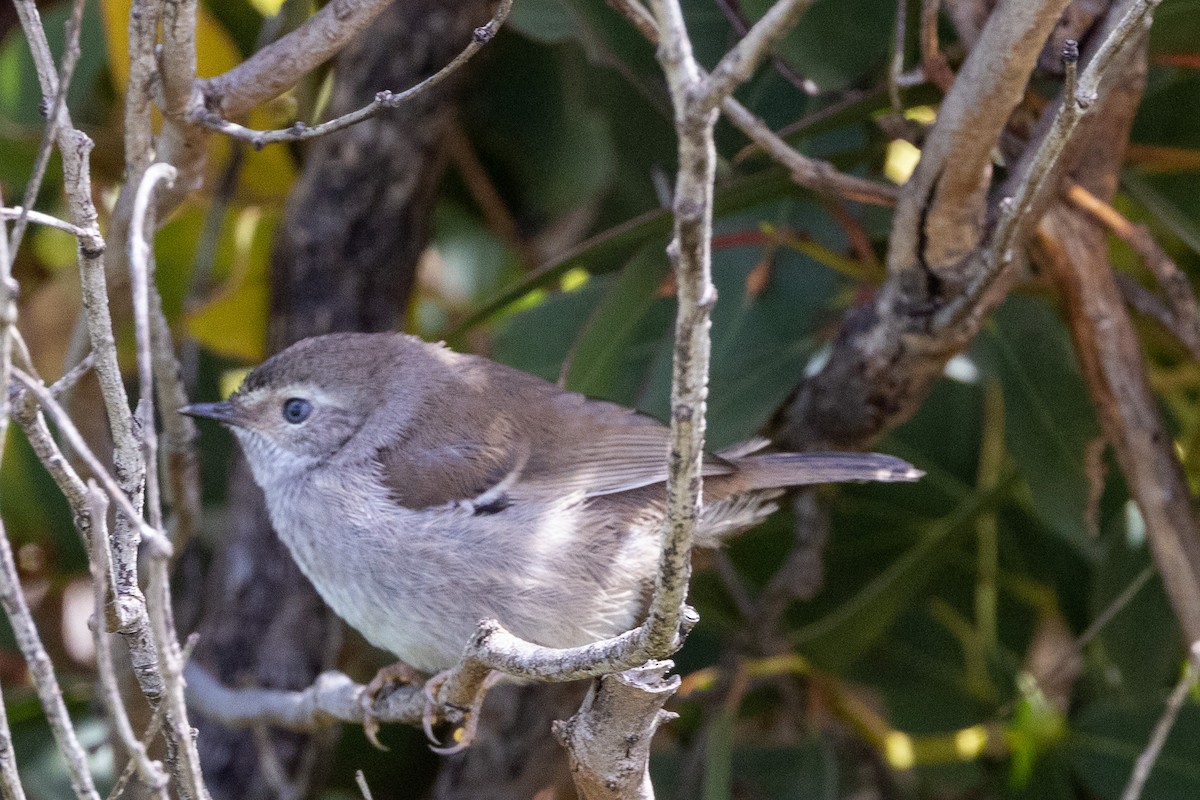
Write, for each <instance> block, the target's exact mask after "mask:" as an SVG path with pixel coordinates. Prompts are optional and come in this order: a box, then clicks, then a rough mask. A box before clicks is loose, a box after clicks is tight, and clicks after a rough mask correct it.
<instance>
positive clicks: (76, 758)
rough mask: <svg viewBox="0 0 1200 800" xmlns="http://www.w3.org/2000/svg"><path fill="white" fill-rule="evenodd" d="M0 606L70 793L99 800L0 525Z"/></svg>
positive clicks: (78, 796)
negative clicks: (25, 666)
mask: <svg viewBox="0 0 1200 800" xmlns="http://www.w3.org/2000/svg"><path fill="white" fill-rule="evenodd" d="M0 605H3V607H4V613H5V614H6V615H7V616H8V622H9V625H10V626H11V627H12V631H13V636H14V637H15V638H16V640H17V647H18V648H19V649H20V651H21V655H22V656H24V658H25V663H26V664H28V665H29V675H30V677H31V678H32V679H33V685H34V689H35V690H36V691H37V696H38V700H40V701H41V704H42V710H43V712H45V714H46V720H47V721H48V722H49V723H50V731H51V733H52V734H53V735H54V741H55V743H56V744H57V745H58V749H59V752H61V753H62V755H63V758H64V759H65V760H66V764H67V774H68V776H69V777H70V780H71V789H72V791H73V792H74V794H75V796H76V797H77V798H80V799H81V800H84V799H85V798H86V800H99V798H100V796H99V795H98V794H97V793H96V785H95V782H94V781H93V780H92V774H91V772H89V771H88V766H87V755H86V754H85V753H84V751H83V747H82V746H81V745H80V744H79V739H78V737H77V736H76V735H75V728H74V726H73V725H72V724H71V718H70V716H69V715H68V714H67V706H66V703H64V702H63V696H62V689H60V688H59V685H58V678H56V677H55V675H54V666H53V665H52V664H51V663H50V656H49V654H47V653H46V648H45V646H44V645H43V644H42V639H41V636H40V635H38V631H37V626H36V625H34V622H33V615H32V614H31V613H30V611H29V604H28V603H27V602H26V601H25V594H24V592H22V591H21V584H20V577H19V575H18V574H17V565H16V562H15V561H14V560H13V553H12V547H11V545H10V544H9V542H8V535H7V534H6V533H5V531H4V525H3V523H2V522H0Z"/></svg>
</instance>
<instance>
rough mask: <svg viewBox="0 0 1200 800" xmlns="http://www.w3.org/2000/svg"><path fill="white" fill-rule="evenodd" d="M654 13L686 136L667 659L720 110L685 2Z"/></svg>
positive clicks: (660, 638)
mask: <svg viewBox="0 0 1200 800" xmlns="http://www.w3.org/2000/svg"><path fill="white" fill-rule="evenodd" d="M653 9H654V14H655V16H656V17H657V18H658V29H659V45H658V60H659V63H660V64H662V68H663V72H664V73H665V74H666V77H667V85H668V86H669V87H670V89H671V101H672V103H673V105H674V106H675V129H676V134H677V136H678V137H679V174H678V176H677V177H676V181H675V201H674V214H675V221H674V236H673V238H672V240H671V243H670V245H668V247H667V256H668V258H669V259H670V260H671V263H672V266H673V267H674V269H675V279H676V286H677V287H678V298H679V311H678V314H677V316H676V318H675V351H674V359H673V366H672V380H671V455H670V472H669V479H668V480H667V501H666V508H667V519H666V524H665V527H664V531H663V550H662V554H661V557H660V561H659V569H658V575H657V576H656V578H655V583H654V599H653V600H652V601H651V604H650V614H649V618H648V620H647V630H646V637H645V641H646V646H647V648H648V649H649V651H650V652H651V653H653V654H655V655H658V654H661V655H666V654H668V653H670V652H672V651H674V650H675V649H676V648H677V647H678V646H679V644H680V642H679V639H678V637H679V623H680V621H681V619H682V613H683V606H684V601H685V600H686V599H687V589H688V583H689V581H690V578H691V559H692V533H693V531H694V530H695V527H696V521H697V519H699V516H700V504H701V491H702V486H701V478H700V462H701V459H702V458H703V455H704V427H705V401H706V399H707V397H708V362H709V352H710V349H711V341H710V336H709V326H710V324H711V322H710V321H711V318H712V308H713V305H714V304H715V303H716V301H717V290H716V287H715V286H713V283H712V272H711V265H712V196H713V181H714V178H715V175H716V144H715V142H714V139H713V128H714V126H715V125H716V119H717V111H716V108H715V107H714V106H709V107H708V108H697V103H696V101H697V99H698V95H699V90H700V89H701V88H702V84H701V78H700V68H699V66H698V65H697V64H696V61H695V58H694V57H693V55H692V43H691V40H690V39H689V38H688V34H687V29H686V28H685V26H684V22H683V11H682V9H680V7H679V4H678V2H676V0H656V2H654V4H653ZM743 41H745V40H743ZM714 105H715V104H714Z"/></svg>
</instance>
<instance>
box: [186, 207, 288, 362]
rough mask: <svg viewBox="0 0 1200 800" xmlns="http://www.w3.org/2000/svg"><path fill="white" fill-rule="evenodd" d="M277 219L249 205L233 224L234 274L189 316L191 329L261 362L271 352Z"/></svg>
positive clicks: (210, 343) (222, 349)
mask: <svg viewBox="0 0 1200 800" xmlns="http://www.w3.org/2000/svg"><path fill="white" fill-rule="evenodd" d="M277 221H278V220H277V219H276V218H275V217H274V216H273V215H267V214H264V213H263V211H262V210H261V209H259V208H253V207H252V208H247V209H245V210H243V211H242V212H241V213H240V214H239V215H238V219H237V222H236V223H235V225H234V255H233V264H232V269H231V273H230V276H229V279H228V280H227V281H226V282H225V285H224V286H222V287H221V288H220V290H218V291H217V292H216V294H215V295H214V296H212V297H211V298H210V299H209V300H208V302H206V303H205V304H204V305H203V306H201V307H200V308H198V309H196V310H195V311H193V312H191V313H189V314H188V315H187V316H186V318H185V325H186V327H187V331H188V334H189V335H190V336H192V337H193V338H195V339H196V341H198V342H200V344H202V345H204V346H205V347H207V348H208V349H209V350H212V351H213V352H216V353H220V354H221V355H225V356H229V357H231V358H236V359H241V360H243V361H250V362H257V361H261V360H262V359H263V356H264V354H265V352H266V333H267V312H268V304H269V301H270V254H271V237H272V234H273V232H274V228H275V225H276V223H277Z"/></svg>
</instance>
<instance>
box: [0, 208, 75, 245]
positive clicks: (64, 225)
mask: <svg viewBox="0 0 1200 800" xmlns="http://www.w3.org/2000/svg"><path fill="white" fill-rule="evenodd" d="M0 218H3V219H15V220H17V222H18V224H19V223H20V221H21V220H22V219H25V220H28V221H29V222H36V223H37V224H39V225H46V226H48V227H51V228H57V229H58V230H60V231H66V232H67V233H69V234H71V235H72V236H77V237H84V236H88V235H89V232H88V231H85V230H84V229H83V228H80V227H79V226H78V225H72V224H71V223H70V222H67V221H66V220H64V219H59V218H58V217H54V216H51V215H50V214H43V213H42V212H41V211H34V210H33V209H29V208H26V207H25V206H13V207H12V208H0ZM14 227H15V226H14ZM18 244H19V242H18ZM11 252H15V251H11Z"/></svg>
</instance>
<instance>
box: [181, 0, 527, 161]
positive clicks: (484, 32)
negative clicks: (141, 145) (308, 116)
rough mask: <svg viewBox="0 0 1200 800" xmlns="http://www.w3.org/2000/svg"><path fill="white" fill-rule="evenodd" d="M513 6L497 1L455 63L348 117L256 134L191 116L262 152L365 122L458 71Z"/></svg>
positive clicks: (202, 114)
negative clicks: (494, 11)
mask: <svg viewBox="0 0 1200 800" xmlns="http://www.w3.org/2000/svg"><path fill="white" fill-rule="evenodd" d="M512 4H513V0H500V5H499V6H498V7H497V8H496V13H495V14H494V15H493V16H492V18H491V20H489V21H488V23H487V24H486V25H483V26H481V27H479V28H476V29H475V33H474V35H473V36H472V37H471V41H470V43H469V44H467V46H466V47H465V48H463V50H462V52H460V53H459V54H458V55H457V56H455V57H454V60H452V61H451V62H450V63H449V64H447V65H446V66H444V67H442V68H441V69H440V70H438V71H437V72H435V73H434V74H432V75H430V76H429V77H428V78H426V79H425V80H423V81H421V82H420V83H418V84H417V85H415V86H412V87H410V88H408V89H405V90H404V91H401V92H392V91H390V90H387V89H385V90H383V91H381V92H378V93H377V94H376V95H375V99H374V100H372V101H371V102H370V103H368V104H367V105H365V106H363V107H362V108H359V109H356V110H354V111H351V112H350V113H348V114H343V115H342V116H340V117H337V118H336V119H331V120H329V121H327V122H322V123H321V124H320V125H314V126H312V127H309V126H307V125H305V124H304V123H302V122H297V123H296V124H295V125H293V126H292V127H290V128H283V129H281V130H273V131H256V130H252V129H250V128H246V127H244V126H242V125H238V124H236V123H233V122H229V121H227V120H225V119H222V117H221V115H220V114H217V113H213V112H210V111H205V110H204V109H196V110H195V111H194V113H193V119H194V120H195V121H196V122H197V123H199V124H201V125H204V126H206V127H208V128H211V129H212V130H215V131H219V132H221V133H224V134H227V135H229V136H232V137H234V138H235V139H244V140H246V141H248V142H250V144H251V145H252V146H253V147H254V148H255V149H256V150H261V149H262V148H263V147H265V146H267V145H268V144H272V143H274V142H303V141H307V140H308V139H315V138H317V137H318V136H325V135H326V134H330V133H333V132H335V131H340V130H342V129H344V128H349V127H350V126H351V125H356V124H358V123H359V122H362V121H363V120H365V119H370V118H371V117H373V116H375V115H376V114H378V113H379V112H381V111H383V110H384V109H388V108H399V107H400V106H402V105H404V104H405V103H407V102H408V101H410V100H412V99H413V98H415V97H419V96H420V95H422V94H423V93H425V92H426V91H428V90H429V89H432V88H433V87H434V86H437V85H438V84H439V83H441V82H442V81H444V80H446V79H447V78H449V77H450V76H451V75H453V74H454V73H455V72H457V71H458V70H459V69H460V68H462V67H463V65H465V64H466V63H467V61H469V60H470V59H471V56H473V55H475V53H476V52H477V51H478V50H479V49H480V48H481V47H483V46H484V45H485V44H487V43H488V42H490V41H491V40H492V38H493V37H495V35H496V32H497V31H499V30H500V26H501V25H503V24H504V20H506V19H507V18H508V14H509V12H510V11H511V10H512Z"/></svg>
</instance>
